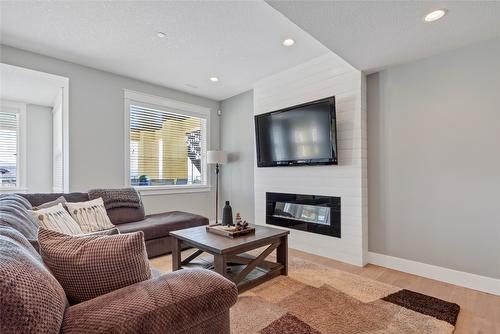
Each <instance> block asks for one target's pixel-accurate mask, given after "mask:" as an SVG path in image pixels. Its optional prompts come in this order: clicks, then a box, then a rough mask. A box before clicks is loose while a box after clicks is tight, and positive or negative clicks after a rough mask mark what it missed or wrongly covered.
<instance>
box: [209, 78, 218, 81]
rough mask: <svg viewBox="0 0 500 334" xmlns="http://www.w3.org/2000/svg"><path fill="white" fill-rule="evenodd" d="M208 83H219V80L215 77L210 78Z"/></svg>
mask: <svg viewBox="0 0 500 334" xmlns="http://www.w3.org/2000/svg"><path fill="white" fill-rule="evenodd" d="M210 81H212V82H217V81H219V78H217V77H210Z"/></svg>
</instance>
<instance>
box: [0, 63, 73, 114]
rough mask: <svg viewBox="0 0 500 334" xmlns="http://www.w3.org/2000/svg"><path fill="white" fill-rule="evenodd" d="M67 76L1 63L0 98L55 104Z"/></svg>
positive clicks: (30, 102) (44, 104) (45, 104)
mask: <svg viewBox="0 0 500 334" xmlns="http://www.w3.org/2000/svg"><path fill="white" fill-rule="evenodd" d="M64 85H65V78H63V77H60V76H57V75H50V74H47V73H42V72H38V71H32V70H28V69H25V68H21V67H16V66H11V65H7V64H0V99H2V100H11V101H16V102H24V103H29V104H38V105H42V106H53V105H54V102H55V99H56V97H57V94H59V91H60V88H61V87H63V86H64Z"/></svg>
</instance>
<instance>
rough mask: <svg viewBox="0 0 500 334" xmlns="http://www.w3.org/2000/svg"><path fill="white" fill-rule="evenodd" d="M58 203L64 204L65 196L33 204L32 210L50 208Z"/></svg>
mask: <svg viewBox="0 0 500 334" xmlns="http://www.w3.org/2000/svg"><path fill="white" fill-rule="evenodd" d="M59 203H61V204H62V205H63V206H64V205H65V204H66V198H64V196H59V197H58V198H56V199H55V200H53V201H50V202H46V203H43V204H40V205H39V206H34V207H33V210H41V209H47V208H50V207H51V206H56V205H57V204H59Z"/></svg>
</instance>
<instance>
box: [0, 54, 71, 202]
mask: <svg viewBox="0 0 500 334" xmlns="http://www.w3.org/2000/svg"><path fill="white" fill-rule="evenodd" d="M3 70H5V71H11V72H12V71H14V72H18V73H20V74H30V75H35V76H37V77H39V78H45V79H47V80H50V81H52V82H54V81H55V82H57V83H58V84H59V85H60V87H61V89H62V92H63V94H62V99H63V103H62V118H63V120H62V122H63V133H62V141H63V189H64V192H65V193H67V192H69V78H67V77H63V76H60V75H56V74H51V73H46V72H41V71H36V70H32V69H28V68H24V67H19V66H14V65H9V64H5V63H0V72H1V71H3ZM22 102H25V103H26V102H28V103H29V101H22Z"/></svg>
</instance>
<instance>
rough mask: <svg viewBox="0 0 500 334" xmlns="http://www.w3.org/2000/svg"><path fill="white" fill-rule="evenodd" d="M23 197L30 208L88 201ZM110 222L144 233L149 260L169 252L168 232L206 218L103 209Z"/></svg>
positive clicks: (76, 195) (81, 196)
mask: <svg viewBox="0 0 500 334" xmlns="http://www.w3.org/2000/svg"><path fill="white" fill-rule="evenodd" d="M19 195H21V196H23V197H24V198H26V199H27V200H28V201H29V202H30V203H31V205H32V206H38V205H41V204H43V203H46V202H50V201H53V200H55V199H57V198H59V197H60V196H64V198H65V199H66V201H68V202H85V201H88V200H89V195H88V194H87V193H80V192H73V193H67V194H62V193H50V194H19ZM107 213H108V216H109V218H110V220H111V222H112V223H113V224H114V225H116V227H117V228H118V230H120V232H121V233H129V232H135V231H143V232H144V240H145V241H146V249H147V251H148V256H149V257H150V258H152V257H155V256H160V255H164V254H168V253H171V251H172V237H171V236H170V234H169V233H170V231H175V230H180V229H184V228H189V227H195V226H201V225H208V219H207V218H205V217H203V216H199V215H195V214H192V213H188V212H182V211H171V212H164V213H159V214H153V215H145V214H144V207H143V206H142V205H141V207H140V208H115V209H109V210H107Z"/></svg>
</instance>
